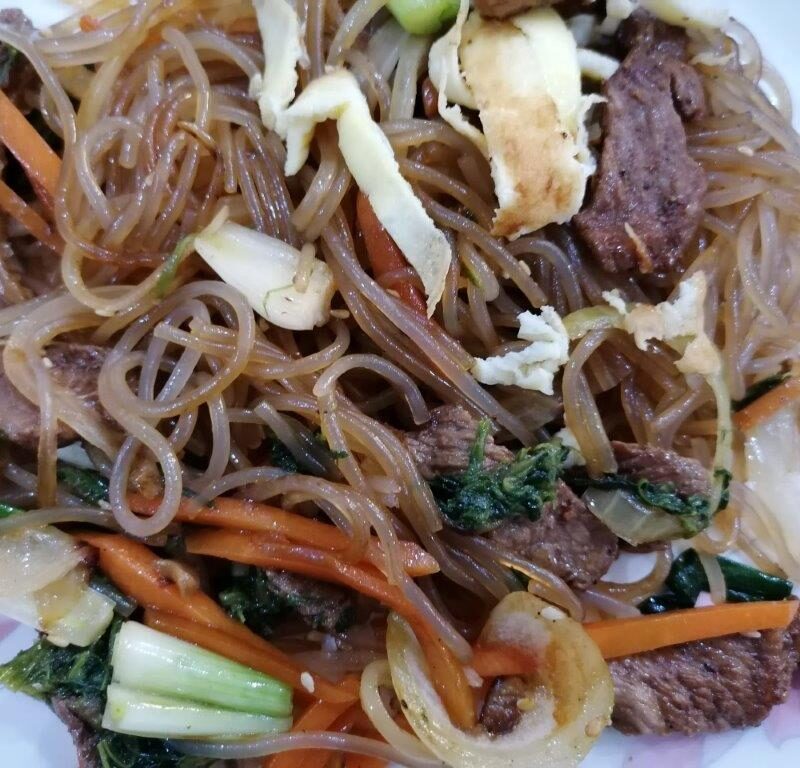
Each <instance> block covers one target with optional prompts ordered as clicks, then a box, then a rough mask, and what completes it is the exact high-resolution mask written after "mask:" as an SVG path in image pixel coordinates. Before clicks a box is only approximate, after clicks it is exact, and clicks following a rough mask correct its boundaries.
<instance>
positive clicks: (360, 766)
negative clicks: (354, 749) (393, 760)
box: [344, 754, 388, 768]
mask: <svg viewBox="0 0 800 768" xmlns="http://www.w3.org/2000/svg"><path fill="white" fill-rule="evenodd" d="M387 765H388V763H387V762H386V761H385V760H381V759H379V758H377V757H370V756H369V755H352V754H351V755H347V757H345V760H344V766H345V768H386V766H387Z"/></svg>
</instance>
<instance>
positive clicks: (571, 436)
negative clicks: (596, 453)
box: [553, 427, 586, 469]
mask: <svg viewBox="0 0 800 768" xmlns="http://www.w3.org/2000/svg"><path fill="white" fill-rule="evenodd" d="M553 440H558V441H559V442H560V443H561V445H563V446H564V447H565V448H568V449H569V454H568V455H567V458H566V460H565V461H564V465H563V466H564V469H571V468H572V467H585V466H586V459H584V458H583V454H582V453H581V447H580V445H578V438H577V437H575V433H574V432H573V431H572V430H571V429H570V428H569V427H563V428H562V429H559V430H558V432H556V433H555V434H554V435H553Z"/></svg>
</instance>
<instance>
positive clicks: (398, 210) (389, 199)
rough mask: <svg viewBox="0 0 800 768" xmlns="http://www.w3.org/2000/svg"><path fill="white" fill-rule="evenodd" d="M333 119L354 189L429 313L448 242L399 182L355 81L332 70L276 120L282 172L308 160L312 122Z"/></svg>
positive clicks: (447, 259) (436, 298)
mask: <svg viewBox="0 0 800 768" xmlns="http://www.w3.org/2000/svg"><path fill="white" fill-rule="evenodd" d="M326 120H336V124H337V128H338V131H339V149H340V150H341V152H342V155H343V157H344V161H345V163H346V164H347V167H348V169H349V170H350V173H352V174H353V178H354V179H355V182H356V184H357V185H358V187H359V189H360V190H361V191H362V192H363V193H364V194H365V195H366V196H367V198H368V199H369V202H370V204H371V205H372V208H373V210H374V211H375V215H376V216H377V217H378V219H379V221H380V222H381V224H383V226H384V227H385V228H386V231H387V232H388V233H389V234H390V235H391V236H392V238H393V239H394V241H395V243H397V247H398V248H400V250H401V251H402V252H403V255H404V256H405V257H406V259H407V261H408V263H409V264H411V266H412V267H414V269H416V270H417V273H418V274H419V276H420V279H421V280H422V285H423V287H424V288H425V293H426V295H427V299H428V301H427V304H428V316H431V315H432V314H433V311H434V309H435V308H436V305H437V304H438V303H439V299H441V297H442V292H443V291H444V280H445V275H446V274H447V270H448V269H449V267H450V260H451V253H450V244H449V243H448V241H447V238H446V237H445V236H444V234H443V233H442V232H441V231H440V230H439V229H438V228H437V227H436V225H435V224H434V223H433V220H432V219H431V218H430V216H428V214H427V213H426V212H425V209H424V208H423V207H422V203H421V202H420V201H419V199H418V198H417V196H416V195H415V194H414V191H413V190H412V188H411V185H410V184H409V183H408V182H407V181H406V180H405V179H404V178H403V176H402V174H401V173H400V168H399V166H398V165H397V161H396V160H395V157H394V152H393V150H392V146H391V144H389V141H388V139H387V138H386V136H385V135H384V133H383V131H381V129H380V126H379V125H378V124H377V123H376V122H375V121H374V120H373V119H372V115H371V114H370V111H369V106H368V105H367V100H366V99H365V98H364V94H363V93H361V90H360V89H359V87H358V83H357V82H356V79H355V77H353V75H352V74H350V72H348V71H347V70H344V69H338V70H333V71H331V72H329V73H328V74H326V75H323V76H322V77H320V78H317V79H316V80H314V81H313V82H311V83H310V84H309V85H308V86H307V87H306V88H305V90H304V91H303V92H302V93H301V94H300V95H299V96H298V97H297V100H296V101H295V102H294V104H292V106H291V107H289V109H287V110H286V111H285V112H284V113H283V114H282V115H280V117H279V119H278V130H279V132H281V133H282V135H284V136H285V137H286V174H287V176H292V175H294V174H295V173H297V172H298V171H299V170H300V168H302V167H303V164H304V163H305V161H306V158H307V157H308V152H309V147H310V144H311V139H312V137H313V135H314V129H315V127H316V125H317V123H322V122H324V121H326Z"/></svg>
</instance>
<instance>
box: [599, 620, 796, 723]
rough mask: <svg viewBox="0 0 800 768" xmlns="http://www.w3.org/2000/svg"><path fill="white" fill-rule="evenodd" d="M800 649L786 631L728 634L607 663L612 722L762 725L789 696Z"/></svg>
mask: <svg viewBox="0 0 800 768" xmlns="http://www.w3.org/2000/svg"><path fill="white" fill-rule="evenodd" d="M797 660H798V651H797V649H796V648H795V647H794V643H793V641H792V638H791V634H790V632H789V631H788V630H767V631H764V632H761V633H760V635H759V636H758V637H755V636H754V637H748V636H745V635H729V636H727V637H720V638H716V639H713V640H702V641H698V642H694V643H686V644H684V645H676V646H673V647H670V648H664V649H662V650H658V651H651V652H649V653H642V654H638V655H636V656H629V657H627V658H624V659H616V660H614V661H611V662H609V669H610V670H611V677H612V678H613V680H614V692H615V703H614V714H613V718H612V719H613V723H614V725H615V726H616V727H617V728H618V729H619V730H621V731H623V732H624V733H646V734H667V733H684V734H697V733H709V732H715V731H725V730H728V729H730V728H744V727H747V726H751V725H758V724H759V723H760V722H761V721H762V720H763V719H764V718H765V717H766V716H767V715H768V714H769V712H770V710H771V709H772V707H773V706H775V705H776V704H780V703H781V702H782V701H784V700H785V699H786V696H787V694H788V692H789V686H790V684H791V680H792V675H793V674H794V671H795V669H796V668H797Z"/></svg>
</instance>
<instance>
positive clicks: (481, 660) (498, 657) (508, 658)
mask: <svg viewBox="0 0 800 768" xmlns="http://www.w3.org/2000/svg"><path fill="white" fill-rule="evenodd" d="M470 666H471V667H472V668H473V669H474V670H475V671H476V672H477V673H478V674H479V675H480V676H481V677H484V678H492V677H507V676H508V675H530V674H532V673H533V672H534V671H535V670H536V668H537V667H538V666H539V659H537V658H536V656H535V655H534V654H532V653H529V652H527V651H525V650H523V649H521V648H516V647H513V646H510V645H499V644H497V643H489V644H486V645H476V646H475V648H474V649H473V655H472V661H471V662H470Z"/></svg>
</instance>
